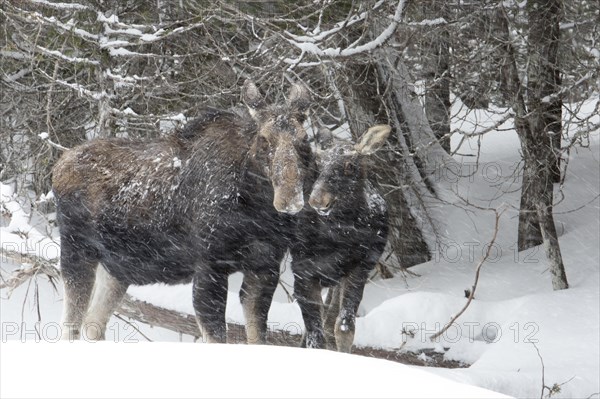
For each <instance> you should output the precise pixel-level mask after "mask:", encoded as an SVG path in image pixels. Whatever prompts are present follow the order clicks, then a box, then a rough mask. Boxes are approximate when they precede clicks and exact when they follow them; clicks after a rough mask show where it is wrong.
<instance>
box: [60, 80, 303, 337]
mask: <svg viewBox="0 0 600 399" xmlns="http://www.w3.org/2000/svg"><path fill="white" fill-rule="evenodd" d="M287 97H288V98H287V101H286V103H285V104H280V105H267V104H266V103H265V101H264V99H263V97H262V96H261V94H260V92H259V90H258V88H257V87H256V85H254V84H253V83H252V82H249V81H247V82H245V83H244V86H243V89H242V100H243V103H244V104H245V105H246V107H247V110H248V112H245V113H241V112H232V111H224V110H218V109H212V108H206V109H203V110H202V111H201V112H200V114H201V116H200V117H199V118H198V119H196V120H193V121H190V122H189V123H188V124H187V125H186V127H185V128H184V129H183V130H182V131H180V132H178V133H173V134H169V135H167V136H165V137H162V138H158V139H154V140H149V141H148V140H147V141H141V140H132V139H123V138H109V139H97V140H94V141H91V142H88V143H85V144H83V145H80V146H78V147H76V148H74V149H72V150H69V151H68V152H66V153H65V154H64V155H63V156H62V158H61V159H60V160H59V161H58V163H57V164H56V166H55V167H54V170H53V191H54V193H55V196H56V198H57V221H58V224H59V228H60V239H61V248H62V249H61V259H60V262H61V274H62V277H63V281H64V288H65V297H64V308H63V317H62V324H63V333H62V334H63V339H78V338H79V337H80V336H81V334H82V332H84V331H85V332H86V336H87V337H88V338H89V339H104V336H105V330H106V324H107V322H108V320H109V318H110V316H111V314H112V312H113V311H114V310H115V308H116V307H117V306H118V304H119V303H120V301H121V299H122V298H123V296H124V294H125V292H126V290H127V287H128V286H129V285H131V284H135V285H146V284H153V283H165V284H176V283H183V282H190V281H191V282H192V296H193V306H194V310H195V315H196V319H197V321H198V324H199V327H200V331H201V333H202V336H203V339H204V340H205V341H207V342H226V339H227V335H226V323H225V306H226V299H227V282H228V280H227V277H228V275H229V274H231V273H233V272H236V271H241V272H243V273H244V281H243V284H242V290H241V294H240V295H241V301H242V305H243V309H244V313H245V316H246V322H247V323H246V331H247V336H248V341H249V342H251V343H263V342H265V338H266V323H267V314H268V310H269V307H270V304H271V300H272V296H273V293H274V291H275V288H276V286H277V282H278V279H279V261H280V259H281V258H282V257H283V256H284V254H285V251H286V250H287V247H288V246H289V245H290V242H291V235H290V232H291V231H293V225H294V223H295V222H296V219H297V217H295V216H294V215H295V214H297V213H298V212H299V211H300V210H301V209H302V208H303V206H304V197H305V194H307V193H305V192H304V178H305V176H306V175H307V174H308V173H309V172H308V169H309V166H310V165H311V164H312V162H313V161H312V158H311V157H312V155H311V150H310V145H309V143H308V139H307V134H306V132H305V130H304V128H303V122H304V120H305V118H306V114H307V112H308V108H309V105H310V98H309V94H308V90H307V89H306V88H305V87H304V86H301V85H293V86H292V88H291V89H290V91H289V93H288V96H287ZM99 264H100V265H101V267H102V268H104V270H103V272H104V271H105V273H98V275H102V276H103V278H99V279H98V281H96V270H97V267H98V265H99ZM100 280H102V281H100ZM95 284H96V286H95ZM93 291H94V293H93ZM92 293H93V300H91V297H92ZM87 326H93V327H94V328H93V329H86V327H87ZM90 330H91V331H90Z"/></svg>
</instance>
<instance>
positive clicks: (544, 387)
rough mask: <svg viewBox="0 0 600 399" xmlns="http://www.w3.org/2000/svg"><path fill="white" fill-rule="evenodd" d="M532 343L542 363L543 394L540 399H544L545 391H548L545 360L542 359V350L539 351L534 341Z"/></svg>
mask: <svg viewBox="0 0 600 399" xmlns="http://www.w3.org/2000/svg"><path fill="white" fill-rule="evenodd" d="M530 342H531V345H533V347H534V348H535V351H536V352H537V355H538V357H539V358H540V363H541V364H542V393H540V399H543V398H544V391H545V389H546V382H545V377H546V373H545V368H544V359H543V358H542V355H541V354H540V350H539V349H538V347H537V345H536V344H535V342H533V341H530Z"/></svg>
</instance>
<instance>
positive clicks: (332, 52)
mask: <svg viewBox="0 0 600 399" xmlns="http://www.w3.org/2000/svg"><path fill="white" fill-rule="evenodd" d="M404 3H405V0H400V1H398V5H397V6H396V11H395V12H394V15H393V17H392V22H391V23H390V24H389V25H388V27H387V28H385V29H384V30H383V32H381V33H380V34H379V36H377V37H376V38H375V39H373V40H372V41H370V42H368V43H364V44H361V45H359V46H355V47H348V48H345V49H340V48H339V47H338V48H327V49H321V48H320V47H319V46H318V44H317V43H316V42H311V41H303V42H298V41H296V40H291V39H289V40H288V42H289V43H290V44H292V45H294V46H295V47H297V48H298V49H300V51H302V54H301V55H300V57H299V58H301V57H303V56H304V54H306V53H308V54H311V55H315V56H318V57H349V56H353V55H356V54H360V53H364V52H368V51H372V50H374V49H376V48H378V47H380V46H381V45H382V44H383V43H385V42H386V41H387V40H388V39H389V38H390V37H391V36H392V34H393V33H394V32H395V31H396V28H397V27H398V24H399V23H400V18H401V17H402V11H403V9H404ZM334 29H335V28H334ZM303 38H304V37H303ZM284 62H286V63H289V64H296V63H297V59H296V60H293V59H285V60H284Z"/></svg>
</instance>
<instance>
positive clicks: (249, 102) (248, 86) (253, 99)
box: [242, 79, 265, 118]
mask: <svg viewBox="0 0 600 399" xmlns="http://www.w3.org/2000/svg"><path fill="white" fill-rule="evenodd" d="M242 101H243V102H244V104H246V107H248V112H250V115H251V116H252V117H253V118H254V117H255V116H256V113H257V112H258V111H259V110H261V109H263V108H264V107H265V100H263V98H262V96H261V95H260V91H259V90H258V87H256V85H255V84H254V83H253V82H252V81H251V80H249V79H248V80H246V81H245V82H244V87H243V88H242Z"/></svg>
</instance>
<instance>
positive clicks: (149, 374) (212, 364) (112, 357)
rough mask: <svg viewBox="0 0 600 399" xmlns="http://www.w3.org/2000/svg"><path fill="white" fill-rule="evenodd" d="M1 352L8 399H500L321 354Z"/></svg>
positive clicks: (20, 348)
mask: <svg viewBox="0 0 600 399" xmlns="http://www.w3.org/2000/svg"><path fill="white" fill-rule="evenodd" d="M1 346H2V356H1V357H0V369H2V373H3V378H2V385H1V388H0V396H2V397H11V398H12V397H14V398H25V397H27V398H33V397H44V398H55V397H61V398H88V397H102V398H115V397H137V398H167V397H169V398H197V397H198V398H199V397H202V398H206V397H210V398H231V397H244V398H298V397H302V398H314V397H319V398H322V397H331V398H365V397H381V398H392V397H393V398H440V397H445V398H502V397H506V396H504V395H501V394H499V393H496V392H491V391H488V390H485V389H482V388H478V387H474V386H471V385H466V384H462V383H458V382H455V381H451V380H449V379H446V378H442V377H439V376H436V375H433V374H431V373H429V372H427V371H424V370H418V369H415V368H411V367H407V366H404V365H401V364H397V363H392V362H389V361H386V360H379V359H372V358H366V357H358V356H352V355H347V354H341V353H336V352H331V351H324V350H308V349H300V348H283V347H275V346H250V345H216V344H214V345H203V344H177V343H166V342H163V343H161V344H152V343H138V344H127V343H121V344H111V343H107V342H100V343H94V344H91V343H86V342H74V343H68V342H61V343H39V344H21V343H18V342H9V343H2V344H1ZM33 359H35V361H33ZM32 381H35V383H32Z"/></svg>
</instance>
